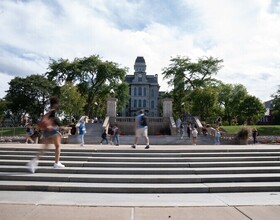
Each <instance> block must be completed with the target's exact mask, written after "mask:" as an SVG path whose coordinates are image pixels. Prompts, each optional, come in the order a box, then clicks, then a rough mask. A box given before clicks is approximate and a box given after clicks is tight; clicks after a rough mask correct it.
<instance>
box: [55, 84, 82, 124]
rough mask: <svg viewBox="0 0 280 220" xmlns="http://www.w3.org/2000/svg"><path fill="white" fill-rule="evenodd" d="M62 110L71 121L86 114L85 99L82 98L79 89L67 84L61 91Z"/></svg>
mask: <svg viewBox="0 0 280 220" xmlns="http://www.w3.org/2000/svg"><path fill="white" fill-rule="evenodd" d="M59 99H60V109H61V110H62V111H63V112H64V114H65V115H66V116H68V118H69V119H71V118H72V116H74V117H76V118H77V117H78V116H80V115H82V114H83V113H84V112H83V110H84V106H85V103H86V99H85V97H82V96H81V94H80V92H79V91H78V88H77V87H76V86H74V85H73V84H72V83H69V82H67V83H65V84H64V85H63V86H62V87H61V89H60V97H59Z"/></svg>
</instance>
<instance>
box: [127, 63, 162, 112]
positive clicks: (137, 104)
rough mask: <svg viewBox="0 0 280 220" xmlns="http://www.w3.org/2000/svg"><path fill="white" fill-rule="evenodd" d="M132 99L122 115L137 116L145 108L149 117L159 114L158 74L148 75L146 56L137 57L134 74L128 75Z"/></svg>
mask: <svg viewBox="0 0 280 220" xmlns="http://www.w3.org/2000/svg"><path fill="white" fill-rule="evenodd" d="M125 81H126V82H127V83H128V84H129V95H130V100H129V103H128V105H127V106H126V108H125V110H124V111H123V113H122V116H126V117H128V116H135V115H136V114H137V112H138V111H139V109H144V110H145V114H146V115H147V116H149V117H158V116H159V87H160V86H159V84H158V75H157V74H155V75H147V73H146V62H145V59H144V57H137V58H136V60H135V64H134V75H127V76H126V78H125Z"/></svg>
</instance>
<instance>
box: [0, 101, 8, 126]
mask: <svg viewBox="0 0 280 220" xmlns="http://www.w3.org/2000/svg"><path fill="white" fill-rule="evenodd" d="M6 116H7V102H6V100H4V99H0V124H1V125H2V126H3V123H4V120H5V118H6Z"/></svg>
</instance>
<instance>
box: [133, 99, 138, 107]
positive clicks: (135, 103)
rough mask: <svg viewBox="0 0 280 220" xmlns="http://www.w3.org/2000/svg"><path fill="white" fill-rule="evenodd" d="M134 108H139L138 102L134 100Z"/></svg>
mask: <svg viewBox="0 0 280 220" xmlns="http://www.w3.org/2000/svg"><path fill="white" fill-rule="evenodd" d="M133 107H134V108H137V100H134V104H133Z"/></svg>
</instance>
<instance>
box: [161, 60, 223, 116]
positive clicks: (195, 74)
mask: <svg viewBox="0 0 280 220" xmlns="http://www.w3.org/2000/svg"><path fill="white" fill-rule="evenodd" d="M170 61H171V64H170V65H169V66H168V67H166V68H163V73H162V74H163V76H164V79H167V80H168V84H169V85H170V86H172V87H173V90H172V91H171V94H172V98H173V100H176V101H175V102H174V114H175V115H182V113H183V112H188V111H190V110H191V109H193V108H196V107H193V102H192V99H191V97H190V95H191V93H192V91H193V90H195V89H198V88H205V87H207V86H214V87H215V86H216V85H217V83H218V81H217V80H216V79H214V78H213V76H214V75H215V74H217V72H218V71H219V70H220V69H221V68H222V66H221V63H222V62H223V60H220V59H218V58H213V57H203V58H199V59H198V60H197V62H192V61H191V59H190V58H189V57H182V56H177V57H175V58H172V59H171V60H170ZM197 108H198V106H197Z"/></svg>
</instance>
